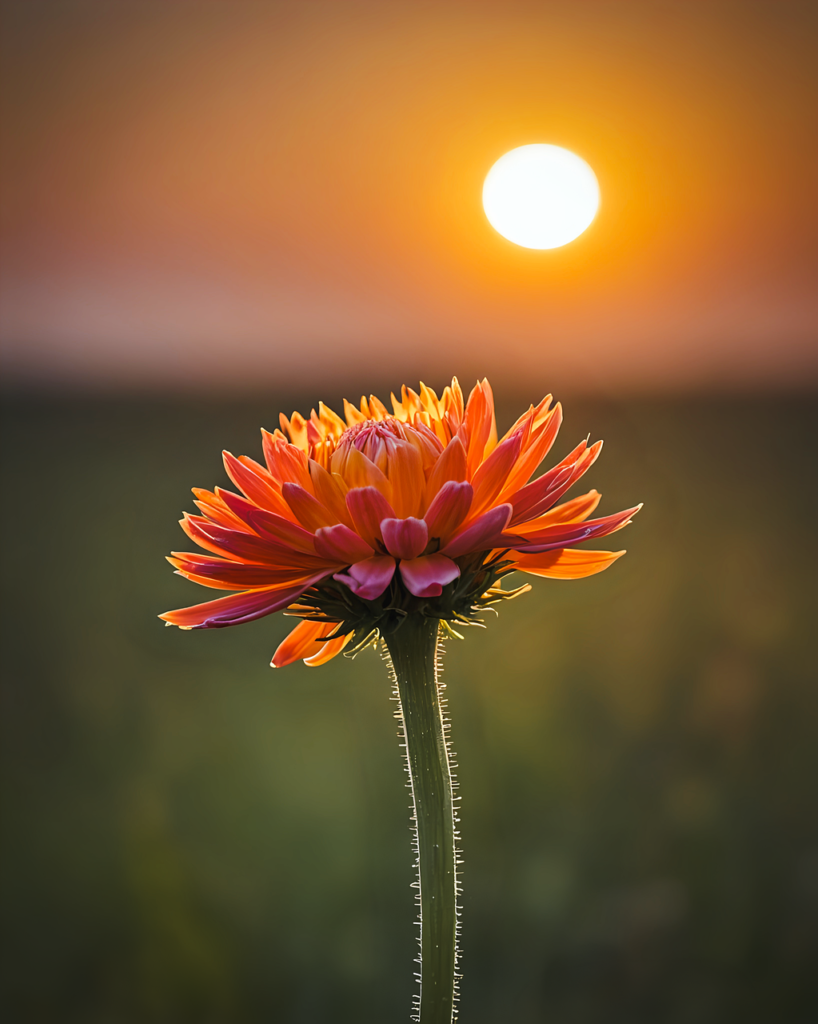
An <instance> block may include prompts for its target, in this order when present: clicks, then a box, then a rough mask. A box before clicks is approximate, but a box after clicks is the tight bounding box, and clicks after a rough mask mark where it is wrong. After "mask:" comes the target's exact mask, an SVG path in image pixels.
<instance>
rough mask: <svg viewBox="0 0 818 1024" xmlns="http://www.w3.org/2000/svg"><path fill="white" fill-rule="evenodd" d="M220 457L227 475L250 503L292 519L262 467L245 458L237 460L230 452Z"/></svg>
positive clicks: (268, 475)
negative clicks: (222, 459)
mask: <svg viewBox="0 0 818 1024" xmlns="http://www.w3.org/2000/svg"><path fill="white" fill-rule="evenodd" d="M222 457H223V458H224V468H225V469H226V470H227V475H228V476H229V477H230V479H231V480H232V481H233V483H234V484H235V485H236V487H238V489H239V490H240V491H241V492H242V494H246V495H247V497H248V498H249V499H250V501H252V502H254V503H255V504H256V505H258V506H259V507H260V508H265V509H267V511H268V512H275V513H276V514H277V515H280V516H286V517H288V518H292V513H291V512H290V509H289V507H288V505H287V503H286V501H284V499H283V498H282V497H281V495H280V494H279V493H278V490H277V489H276V486H275V482H274V481H273V478H272V477H271V476H270V474H269V473H268V472H267V470H266V469H265V468H264V467H263V466H260V465H259V464H258V463H257V462H253V460H252V459H248V458H247V456H242V457H241V458H239V459H237V458H236V457H235V455H231V453H230V452H222Z"/></svg>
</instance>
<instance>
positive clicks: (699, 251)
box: [2, 0, 818, 391]
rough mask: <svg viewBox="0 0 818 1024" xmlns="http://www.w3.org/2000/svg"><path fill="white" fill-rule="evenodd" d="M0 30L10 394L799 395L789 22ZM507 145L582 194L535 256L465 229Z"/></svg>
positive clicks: (803, 337) (285, 13) (635, 16)
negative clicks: (578, 217) (583, 208)
mask: <svg viewBox="0 0 818 1024" xmlns="http://www.w3.org/2000/svg"><path fill="white" fill-rule="evenodd" d="M3 10H4V22H5V27H4V32H3V36H4V51H5V52H4V55H3V75H4V82H3V104H4V110H3V133H4V139H3V157H2V160H3V164H2V185H3V187H2V218H3V223H2V227H3V231H2V268H3V274H2V287H3V291H2V339H3V357H2V358H3V365H4V368H5V373H6V376H7V377H10V378H11V379H12V380H17V381H35V382H36V381H44V382H48V383H50V384H55V383H56V384H60V383H66V384H80V385H83V384H99V385H106V386H107V385H114V386H128V387H163V388H164V387H174V386H177V385H184V386H194V387H198V386H207V387H212V386H224V385H229V386H238V387H240V386H247V385H249V386H254V387H258V386H278V387H280V386H285V385H299V386H301V385H303V383H304V382H305V381H307V380H310V379H311V380H315V381H316V383H317V384H318V383H321V382H323V381H327V380H331V381H333V382H336V383H342V384H346V382H347V381H348V382H349V386H350V387H351V388H352V390H353V391H354V390H355V389H356V388H358V387H359V386H360V387H365V386H367V384H366V382H367V381H368V380H374V379H377V380H378V381H381V380H394V381H395V383H400V381H401V380H404V379H405V380H407V381H409V382H411V381H416V380H417V378H418V377H423V378H425V379H428V380H429V381H430V382H431V383H434V382H439V381H441V380H442V379H443V378H444V377H445V376H446V375H447V374H448V375H450V374H451V373H452V372H457V373H459V374H461V376H463V377H464V378H465V379H467V380H468V379H469V378H470V377H473V376H475V375H476V374H481V375H482V374H483V373H488V374H489V375H490V376H491V377H492V379H493V380H495V381H498V382H500V383H504V382H505V383H507V384H509V385H513V384H514V383H515V382H519V381H520V380H524V381H526V382H527V381H529V380H530V379H536V381H537V382H538V386H539V382H540V381H541V382H542V383H543V384H544V385H545V386H546V387H549V388H550V387H552V386H553V387H565V388H569V389H574V390H579V389H591V390H599V389H603V390H605V389H614V388H624V389H626V390H640V389H648V388H659V389H679V388H701V387H714V386H731V387H736V386H739V387H746V386H759V385H763V386H787V385H791V384H803V383H804V382H805V381H810V380H811V381H813V382H815V381H816V379H818V302H817V301H816V295H818V288H816V282H818V274H816V269H818V267H817V264H818V252H817V249H818V247H817V246H816V237H817V236H818V230H817V229H818V201H816V191H818V190H816V181H818V125H816V109H818V102H817V100H818V89H817V88H816V85H817V84H818V81H817V79H818V74H817V73H816V67H817V66H818V61H816V60H815V59H814V54H815V52H816V42H818V39H816V36H817V35H818V33H816V27H818V16H817V15H816V12H817V11H818V8H816V7H815V5H814V4H810V3H796V2H789V0H779V2H766V3H757V2H752V0H745V2H741V3H724V2H707V3H704V2H702V3H692V2H685V3H669V2H656V0H654V2H647V3H645V2H643V3H634V2H627V0H624V2H599V0H573V2H570V3H569V2H562V3H537V4H522V3H514V2H512V0H508V2H503V3H468V2H457V3H454V2H448V3H446V2H438V3H401V2H392V0H390V2H381V3H377V4H372V3H370V4H361V3H358V4H352V3H347V2H345V0H335V2H322V3H309V2H301V3H286V4H278V3H272V2H268V3H247V2H244V0H231V2H229V3H228V2H223V0H219V2H184V0H179V2H176V3H168V2H161V3H160V2H153V0H150V2H148V0H140V2H139V3H137V4H129V3H124V2H122V3H120V2H107V3H101V2H96V3H94V2H83V3H80V2H75V0H68V2H65V0H63V2H59V3H56V2H45V3H43V2H40V0H19V2H16V3H11V4H10V3H5V4H3ZM530 142H550V143H555V144H558V145H562V146H565V147H567V148H569V149H571V150H573V151H574V152H576V153H578V154H579V155H580V156H582V157H583V158H584V159H585V160H587V161H588V162H589V163H590V164H591V166H592V167H593V168H594V170H595V172H596V174H597V177H598V178H599V182H600V187H601V192H602V205H601V208H600V213H599V215H598V217H597V219H596V221H595V222H594V224H593V225H592V226H591V228H590V229H589V230H588V231H587V232H586V233H585V234H584V235H583V236H581V237H580V238H579V239H578V240H576V241H575V242H573V243H571V244H569V245H568V246H566V247H564V248H561V249H556V250H550V251H534V250H527V249H522V248H520V247H517V246H515V245H513V244H512V243H510V242H507V241H505V240H504V239H502V238H501V237H500V236H499V235H497V234H496V233H495V232H494V231H493V229H492V228H491V227H490V226H489V224H488V222H487V221H486V219H485V216H484V214H483V212H482V207H481V202H480V193H481V188H482V181H483V178H484V177H485V174H486V173H487V171H488V169H489V168H490V167H491V165H492V163H493V162H494V161H495V160H496V159H497V158H498V157H499V156H501V155H502V154H503V153H504V152H506V151H507V150H509V149H511V148H513V147H515V146H520V145H524V144H526V143H530ZM535 390H536V388H535Z"/></svg>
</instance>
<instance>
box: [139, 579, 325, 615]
mask: <svg viewBox="0 0 818 1024" xmlns="http://www.w3.org/2000/svg"><path fill="white" fill-rule="evenodd" d="M324 575H326V574H325V573H321V574H320V575H319V576H314V577H313V578H312V579H308V580H302V581H301V582H300V583H298V584H297V585H296V586H292V587H286V588H281V587H269V588H265V589H264V590H247V591H245V592H244V593H242V594H231V595H230V597H220V598H217V599H216V600H215V601H206V602H205V603H204V604H196V605H193V606H192V607H191V608H178V609H176V611H172V612H165V613H164V614H163V615H160V616H159V618H160V619H164V620H165V621H166V622H170V623H172V624H173V625H174V626H180V627H181V628H182V629H218V628H220V627H221V626H236V625H238V624H239V623H240V622H252V620H253V619H260V618H261V617H262V616H263V615H269V614H270V613H271V612H277V611H278V610H279V609H280V608H285V607H286V606H287V605H288V604H290V603H291V602H292V601H293V600H294V599H295V598H297V597H300V596H301V595H302V594H303V593H304V591H305V590H307V589H308V588H309V587H311V586H312V584H313V583H317V582H318V580H319V579H322V578H323V577H324Z"/></svg>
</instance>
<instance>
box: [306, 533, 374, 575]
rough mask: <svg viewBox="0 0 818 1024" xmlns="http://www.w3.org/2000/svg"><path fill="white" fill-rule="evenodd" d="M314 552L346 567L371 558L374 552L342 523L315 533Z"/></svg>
mask: <svg viewBox="0 0 818 1024" xmlns="http://www.w3.org/2000/svg"><path fill="white" fill-rule="evenodd" d="M315 550H316V552H317V553H318V554H319V555H321V556H322V557H323V558H329V559H331V560H332V561H334V562H341V563H342V564H344V565H348V564H349V563H350V562H360V561H363V559H365V558H371V556H372V555H374V553H375V552H374V550H373V548H371V547H370V546H369V544H367V543H366V541H365V540H362V539H361V538H360V537H359V536H358V534H357V533H356V532H355V531H354V530H350V528H349V527H348V526H344V524H343V523H338V525H337V526H325V527H323V528H322V529H320V530H316V533H315Z"/></svg>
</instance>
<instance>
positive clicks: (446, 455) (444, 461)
mask: <svg viewBox="0 0 818 1024" xmlns="http://www.w3.org/2000/svg"><path fill="white" fill-rule="evenodd" d="M466 475H467V456H466V449H465V448H464V447H463V442H462V441H461V440H460V438H459V437H453V438H452V439H451V441H449V443H448V444H447V445H446V447H445V448H444V450H443V454H442V455H441V456H440V458H439V459H438V460H437V462H436V463H435V468H434V469H433V470H432V473H431V475H430V477H429V483H428V485H427V488H426V498H427V501H430V502H431V501H432V500H434V498H435V496H436V495H437V492H438V491H439V490H440V489H441V487H443V485H444V484H446V483H448V481H449V480H465V479H466Z"/></svg>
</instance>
